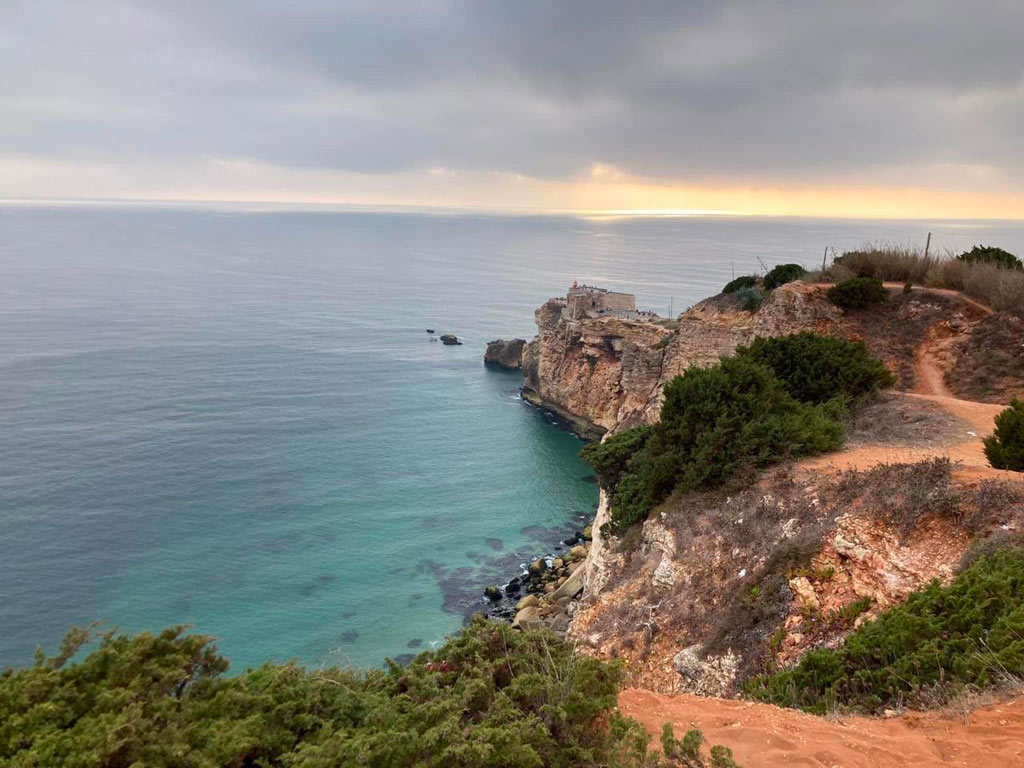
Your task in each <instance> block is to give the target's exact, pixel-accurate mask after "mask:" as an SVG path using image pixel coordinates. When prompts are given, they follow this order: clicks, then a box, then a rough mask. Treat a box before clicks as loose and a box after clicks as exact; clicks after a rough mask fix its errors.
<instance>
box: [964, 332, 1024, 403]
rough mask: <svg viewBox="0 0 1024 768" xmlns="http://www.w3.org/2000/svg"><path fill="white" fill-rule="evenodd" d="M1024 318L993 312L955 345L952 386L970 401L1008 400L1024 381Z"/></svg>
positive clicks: (1004, 401) (1016, 392)
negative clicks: (1022, 319)
mask: <svg viewBox="0 0 1024 768" xmlns="http://www.w3.org/2000/svg"><path fill="white" fill-rule="evenodd" d="M1022 340H1024V321H1021V320H1020V318H1017V317H1012V316H1010V315H1008V314H1006V313H1002V312H1000V313H998V314H995V315H989V316H988V317H986V318H985V319H983V320H982V321H981V322H980V323H978V325H977V326H976V327H975V328H974V329H973V330H972V331H971V333H970V335H969V336H967V337H965V338H964V339H963V340H962V341H959V342H957V344H956V346H955V347H954V356H953V368H952V370H950V371H949V373H948V374H947V375H946V381H947V383H948V384H949V387H950V389H952V390H953V392H954V393H955V394H956V395H957V396H958V397H962V398H964V399H968V400H978V401H982V402H986V403H1008V402H1010V400H1011V399H1012V398H1014V397H1018V396H1019V395H1020V393H1021V382H1024V344H1022V343H1021V342H1022Z"/></svg>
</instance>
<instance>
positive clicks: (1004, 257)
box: [957, 245, 1024, 270]
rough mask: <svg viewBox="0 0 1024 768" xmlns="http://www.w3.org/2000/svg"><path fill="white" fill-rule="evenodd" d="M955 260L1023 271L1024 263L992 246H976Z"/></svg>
mask: <svg viewBox="0 0 1024 768" xmlns="http://www.w3.org/2000/svg"><path fill="white" fill-rule="evenodd" d="M957 258H958V259H959V260H960V261H967V262H972V263H980V264H994V265H995V266H997V267H1002V268H1003V269H1021V270H1024V262H1022V261H1021V260H1020V259H1018V258H1017V257H1016V256H1014V255H1013V254H1012V253H1009V252H1008V251H1004V250H1003V249H1002V248H997V247H996V246H994V245H976V246H974V247H973V248H971V250H969V251H964V252H963V253H961V254H960V255H959V256H957Z"/></svg>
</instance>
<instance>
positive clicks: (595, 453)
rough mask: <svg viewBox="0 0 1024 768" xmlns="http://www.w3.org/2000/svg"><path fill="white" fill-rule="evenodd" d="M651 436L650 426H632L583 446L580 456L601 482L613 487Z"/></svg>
mask: <svg viewBox="0 0 1024 768" xmlns="http://www.w3.org/2000/svg"><path fill="white" fill-rule="evenodd" d="M650 436H651V427H633V428H632V429H626V430H623V431H622V432H619V434H617V435H612V436H611V437H609V438H608V439H607V440H605V441H604V442H603V443H591V444H590V445H587V446H584V448H583V450H582V451H580V456H581V457H582V458H583V460H584V461H586V462H587V463H588V464H590V466H591V467H593V468H594V472H595V473H596V474H597V476H598V477H600V478H601V484H602V485H604V486H606V487H608V488H614V487H615V486H616V485H618V484H619V481H620V480H622V478H623V476H624V475H625V474H626V473H627V472H628V471H629V467H628V465H629V460H630V459H631V458H633V456H634V455H636V454H637V453H639V452H640V451H641V450H642V449H643V447H644V446H645V445H646V444H647V440H648V438H650Z"/></svg>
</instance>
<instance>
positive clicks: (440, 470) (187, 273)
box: [0, 206, 1024, 668]
mask: <svg viewBox="0 0 1024 768" xmlns="http://www.w3.org/2000/svg"><path fill="white" fill-rule="evenodd" d="M929 228H930V229H933V230H935V231H936V241H937V243H938V245H939V247H942V246H944V245H950V246H957V247H958V246H961V245H970V244H972V243H973V242H982V241H984V242H994V243H998V244H1000V245H1003V246H1005V247H1007V248H1009V249H1010V250H1014V249H1016V250H1017V252H1022V251H1024V229H1022V227H1021V226H1020V225H1017V224H995V225H990V224H986V225H984V226H977V225H970V224H966V223H955V224H953V225H940V224H936V223H928V222H910V223H908V222H866V223H864V222H862V223H857V222H829V221H815V220H768V219H714V218H700V219H639V220H622V219H608V220H597V219H590V220H588V219H577V218H569V217H532V218H531V217H518V218H517V217H496V216H495V217H486V216H448V215H424V214H380V213H376V214H370V213H339V212H316V213H302V212H266V211H264V212H251V211H249V212H246V211H233V210H228V209H194V210H188V209H161V208H126V207H63V208H61V207H55V208H43V207H15V206H7V207H0V275H2V280H0V563H2V570H0V664H17V663H28V662H30V660H31V655H32V649H33V647H34V646H35V644H36V643H43V644H44V645H45V646H47V647H48V648H51V649H52V648H53V647H54V645H55V644H56V642H57V641H58V639H59V638H60V636H61V635H62V633H63V632H64V631H65V630H66V629H67V628H68V627H69V626H71V625H73V624H76V623H77V624H82V623H87V622H90V621H93V620H102V621H104V622H106V623H107V625H108V626H109V625H114V626H118V627H121V628H124V629H126V630H139V629H144V628H148V629H156V628H160V627H163V626H165V625H168V624H174V623H188V624H191V625H193V626H194V627H195V628H196V629H197V630H198V631H201V632H205V633H209V634H212V635H216V636H217V637H218V638H219V640H220V646H221V648H222V650H223V651H224V652H225V653H226V654H227V655H228V656H229V657H230V658H231V659H232V661H233V663H234V665H235V666H236V668H237V667H238V666H245V665H251V664H258V663H260V662H262V661H264V660H267V659H276V660H283V659H288V658H297V659H299V660H301V661H302V662H304V663H307V664H311V665H319V664H324V663H327V664H333V663H349V662H351V663H355V664H359V665H370V664H379V663H380V662H381V661H382V660H383V659H384V657H386V656H397V655H400V654H403V653H408V652H412V651H414V650H417V649H420V648H424V647H427V646H429V644H431V643H435V642H438V641H439V640H441V639H442V638H443V637H444V635H445V634H446V633H450V632H452V631H454V630H456V629H457V628H458V627H459V626H460V625H461V624H462V622H463V619H464V616H465V614H466V613H467V612H469V611H472V610H474V609H476V608H480V607H482V606H483V603H482V600H481V597H480V593H481V590H482V588H483V587H484V586H486V585H487V584H489V583H493V582H497V581H499V580H501V579H504V578H507V577H508V576H510V575H513V574H514V573H515V570H516V568H517V567H518V565H519V564H520V563H521V562H523V561H524V560H526V559H528V558H529V557H531V556H533V555H536V554H538V553H543V552H545V551H548V550H550V548H551V546H552V545H553V544H554V543H555V542H556V541H557V540H558V539H560V538H563V537H564V536H565V535H566V532H567V531H569V530H572V529H574V528H578V527H580V526H581V524H582V521H583V519H584V518H585V517H586V516H588V515H590V514H592V510H593V506H594V504H595V502H596V498H597V491H596V487H595V486H594V484H593V482H592V481H591V479H590V478H589V476H590V471H589V469H588V468H587V467H586V465H585V464H583V463H582V462H581V461H580V460H579V459H578V458H577V456H576V454H577V451H578V450H579V448H580V442H579V441H578V440H577V439H576V438H575V437H573V436H572V435H570V434H568V433H567V432H565V431H562V430H560V429H557V428H555V427H554V426H552V424H551V423H550V420H549V419H548V418H547V417H546V416H545V415H544V414H542V413H540V412H538V411H536V410H535V409H531V408H529V407H527V406H526V405H524V404H523V403H522V401H521V400H520V399H519V398H518V394H517V390H518V385H519V376H518V375H516V374H511V373H502V372H496V371H493V370H487V369H485V368H484V367H483V365H482V364H481V356H482V353H483V349H484V345H485V344H486V342H487V340H489V339H491V338H496V337H498V336H530V335H532V334H533V332H534V326H533V322H532V320H533V310H534V309H535V308H536V307H537V306H538V305H539V304H540V303H541V302H542V301H543V300H544V299H546V298H547V297H548V296H551V295H555V294H558V293H560V292H562V291H563V290H564V289H565V287H567V286H568V285H569V284H570V283H571V282H572V280H574V279H579V280H585V281H586V282H588V283H597V284H603V285H607V286H608V287H611V288H620V289H628V290H631V291H634V292H635V293H637V295H638V299H639V302H640V303H641V305H643V306H648V307H652V308H654V309H657V310H660V311H663V312H664V311H666V309H667V306H668V304H669V302H670V301H672V302H673V304H674V307H675V309H676V310H677V311H678V310H680V309H682V308H683V307H685V306H686V305H687V304H689V303H692V302H694V301H696V300H698V299H700V298H702V297H703V296H705V295H708V294H710V293H713V292H715V290H717V289H718V287H720V286H721V284H722V283H724V282H725V281H726V280H727V279H729V277H730V276H731V274H732V272H733V269H735V270H736V271H737V273H739V272H743V271H749V270H751V269H756V268H758V261H759V260H761V261H763V262H764V263H766V264H768V265H771V264H775V263H780V262H782V261H790V260H794V259H795V260H799V261H804V262H805V263H807V264H813V263H815V261H816V260H820V254H821V249H822V248H823V246H824V245H835V246H836V247H839V248H840V249H842V248H843V247H846V246H851V245H857V244H859V243H861V242H862V241H863V240H865V239H868V238H873V237H887V238H890V239H896V240H906V239H907V238H908V237H915V238H916V237H918V236H921V237H923V233H924V232H925V231H927V230H928V229H929ZM426 328H434V329H436V330H437V331H438V332H452V333H457V334H458V335H460V336H461V337H463V338H464V340H465V345H464V346H461V347H444V346H442V345H440V344H437V343H431V342H430V341H429V339H428V335H427V334H426V333H425V329H426Z"/></svg>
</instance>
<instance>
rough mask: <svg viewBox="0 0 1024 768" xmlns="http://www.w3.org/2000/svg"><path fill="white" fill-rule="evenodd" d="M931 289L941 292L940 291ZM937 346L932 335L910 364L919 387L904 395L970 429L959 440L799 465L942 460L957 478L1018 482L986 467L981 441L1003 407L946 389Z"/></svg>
mask: <svg viewBox="0 0 1024 768" xmlns="http://www.w3.org/2000/svg"><path fill="white" fill-rule="evenodd" d="M929 290H933V291H936V292H939V293H943V292H945V291H942V290H940V289H929ZM949 293H954V292H949ZM966 300H967V299H966V298H965V301H966ZM974 303H977V302H974ZM978 306H979V307H981V308H982V309H985V310H987V311H989V312H991V310H988V309H987V307H984V306H983V305H980V304H979V305H978ZM939 343H940V342H939V341H938V340H937V339H936V338H934V336H931V337H929V339H928V340H926V341H925V342H924V343H923V344H922V345H921V348H920V349H919V350H918V352H917V357H916V359H915V362H914V372H915V378H916V379H917V386H916V387H915V388H914V391H913V392H908V393H904V395H903V396H904V397H917V398H920V399H922V400H928V401H930V402H933V403H935V404H936V405H938V406H939V407H940V408H942V409H943V410H945V411H947V412H948V413H951V414H952V415H954V416H956V417H958V418H960V419H962V420H963V421H965V422H967V423H968V424H970V425H971V429H970V430H966V431H965V432H964V433H963V435H962V436H961V439H960V440H959V441H956V442H953V443H950V444H946V445H943V446H942V447H941V448H929V447H923V446H910V445H905V446H901V445H862V446H856V447H853V448H849V449H847V450H845V451H840V452H839V453H834V454H828V455H825V456H822V457H820V458H817V459H810V460H808V461H806V462H802V463H801V465H802V466H804V467H807V468H809V469H870V468H871V467H873V466H875V465H876V464H881V463H886V464H890V463H898V462H907V463H909V462H917V461H923V460H925V459H930V458H940V457H945V458H948V459H950V460H951V461H954V462H958V463H960V464H961V465H962V466H961V469H960V470H959V474H961V475H962V476H963V477H965V478H966V477H968V476H969V477H972V478H974V479H983V478H1001V479H1006V480H1020V479H1021V476H1020V474H1019V473H1017V472H1007V471H1004V470H998V469H993V468H992V467H990V466H989V464H988V459H987V458H986V457H985V451H984V446H983V444H982V438H983V437H985V436H987V435H990V434H992V431H993V429H995V423H994V420H995V417H996V415H998V414H999V413H1000V412H1002V411H1003V410H1004V409H1005V408H1006V406H1005V405H993V404H990V403H977V402H974V401H973V400H960V399H958V398H956V397H954V396H953V393H952V392H951V391H950V390H949V387H947V386H946V379H945V373H944V372H943V370H942V367H941V366H940V365H939V360H938V356H937V355H936V353H935V348H936V346H937V345H938V344H939Z"/></svg>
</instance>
